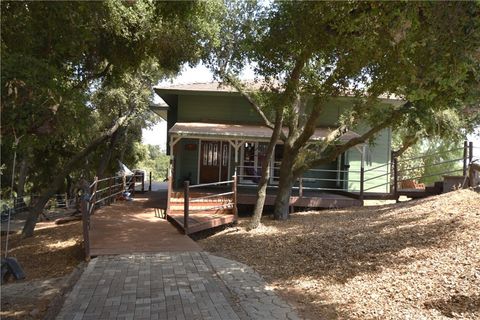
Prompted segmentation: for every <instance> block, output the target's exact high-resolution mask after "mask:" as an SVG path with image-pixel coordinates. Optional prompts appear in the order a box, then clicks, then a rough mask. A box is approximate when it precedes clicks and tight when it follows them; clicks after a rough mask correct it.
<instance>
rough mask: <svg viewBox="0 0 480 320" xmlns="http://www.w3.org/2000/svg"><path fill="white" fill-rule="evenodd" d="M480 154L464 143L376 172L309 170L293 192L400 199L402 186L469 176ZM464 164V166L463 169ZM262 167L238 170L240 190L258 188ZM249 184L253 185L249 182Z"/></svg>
mask: <svg viewBox="0 0 480 320" xmlns="http://www.w3.org/2000/svg"><path fill="white" fill-rule="evenodd" d="M476 149H478V150H480V148H478V147H476V148H475V147H473V143H472V142H469V143H467V142H465V143H464V146H463V147H462V148H453V149H450V150H448V151H445V152H438V153H433V154H424V155H419V156H416V157H413V158H408V159H399V158H397V157H392V161H391V162H388V163H385V164H381V165H378V166H375V167H373V168H362V167H361V168H360V170H351V169H348V170H334V169H310V170H308V171H307V172H306V173H305V174H304V175H303V176H302V177H299V178H298V179H297V180H296V181H295V184H294V186H293V189H296V190H298V195H299V196H300V197H302V196H303V195H304V191H306V190H314V191H329V192H332V191H333V192H343V193H348V194H350V195H352V196H354V197H357V198H359V199H361V200H363V198H364V196H365V195H366V194H370V195H371V194H376V193H378V191H375V190H379V189H384V190H385V191H386V192H380V193H384V194H389V195H391V196H392V198H398V192H399V189H400V188H399V187H400V186H401V185H402V183H403V182H405V181H409V180H423V179H426V178H430V177H435V176H444V175H450V174H461V175H462V176H467V174H468V172H467V171H468V168H469V166H471V164H472V163H473V162H474V161H475V159H478V157H475V156H474V150H476ZM461 150H463V155H462V156H460V157H459V156H457V157H455V156H454V155H455V154H456V153H458V152H459V151H461ZM440 154H441V155H442V156H443V157H444V158H445V160H439V161H435V162H432V163H429V164H422V165H418V166H414V167H407V168H406V169H403V170H402V169H400V167H401V165H402V164H404V163H408V162H411V161H414V160H422V161H423V160H426V159H428V158H434V157H436V156H439V155H440ZM451 163H457V164H458V165H459V167H457V168H453V169H452V170H442V168H441V167H442V166H443V165H447V164H451ZM461 164H462V166H461ZM436 168H439V170H436V171H435V170H433V172H431V173H429V174H421V175H415V174H411V173H412V172H415V170H422V171H424V172H425V170H426V169H428V170H432V169H436ZM260 170H261V168H260V167H257V166H238V167H237V172H239V173H240V174H239V175H238V178H239V185H240V186H248V185H256V184H257V183H258V181H259V180H260ZM271 170H272V171H271V172H278V170H279V167H274V168H273V169H271ZM333 173H335V174H337V177H335V178H333V177H328V175H329V174H330V175H331V174H333ZM314 174H316V175H318V174H324V175H325V176H327V177H312V176H313V175H314ZM352 175H353V176H356V177H358V179H351V178H349V177H351V176H352ZM278 179H279V176H276V175H271V176H270V180H269V187H271V188H275V187H276V185H275V184H272V181H275V180H277V181H278ZM377 179H382V180H383V181H382V182H381V183H377V184H373V185H372V182H373V183H374V182H375V180H377ZM247 181H250V183H249V182H247ZM309 182H310V183H312V182H313V183H319V184H321V183H323V184H325V185H326V186H320V187H312V186H308V183H309ZM333 183H336V186H335V187H333V186H329V184H333ZM350 183H358V186H359V190H358V192H350V191H349V186H348V184H350Z"/></svg>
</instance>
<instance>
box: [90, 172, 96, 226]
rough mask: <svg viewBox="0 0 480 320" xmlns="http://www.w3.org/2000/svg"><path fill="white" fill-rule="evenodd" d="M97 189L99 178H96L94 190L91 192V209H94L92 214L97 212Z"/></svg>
mask: <svg viewBox="0 0 480 320" xmlns="http://www.w3.org/2000/svg"><path fill="white" fill-rule="evenodd" d="M97 187H98V177H95V180H94V181H93V186H92V190H90V194H91V196H90V203H89V205H90V206H89V209H90V208H92V209H91V212H92V214H93V212H94V211H95V201H97ZM89 227H90V226H89Z"/></svg>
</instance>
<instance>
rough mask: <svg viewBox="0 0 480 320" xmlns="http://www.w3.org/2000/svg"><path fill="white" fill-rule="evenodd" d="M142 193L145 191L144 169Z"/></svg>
mask: <svg viewBox="0 0 480 320" xmlns="http://www.w3.org/2000/svg"><path fill="white" fill-rule="evenodd" d="M141 177H142V193H143V192H145V171H142V175H141Z"/></svg>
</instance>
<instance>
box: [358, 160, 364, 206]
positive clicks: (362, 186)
mask: <svg viewBox="0 0 480 320" xmlns="http://www.w3.org/2000/svg"><path fill="white" fill-rule="evenodd" d="M364 181H365V168H364V167H363V166H361V167H360V196H359V199H360V201H362V202H363V190H364Z"/></svg>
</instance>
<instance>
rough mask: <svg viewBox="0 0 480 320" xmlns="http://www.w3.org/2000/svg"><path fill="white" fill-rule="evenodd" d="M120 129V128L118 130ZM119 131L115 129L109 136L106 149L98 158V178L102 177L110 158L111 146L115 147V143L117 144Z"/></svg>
mask: <svg viewBox="0 0 480 320" xmlns="http://www.w3.org/2000/svg"><path fill="white" fill-rule="evenodd" d="M119 131H120V130H119ZM119 131H116V132H115V133H114V134H113V135H112V137H111V138H110V143H109V144H108V147H107V149H106V150H105V152H104V153H103V155H102V158H101V159H100V164H99V165H98V169H97V177H98V178H99V179H101V178H104V176H103V175H104V173H105V169H106V168H107V165H108V163H109V162H110V159H111V158H112V153H113V148H115V145H116V144H117V140H118V136H119V135H120V134H119Z"/></svg>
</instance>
